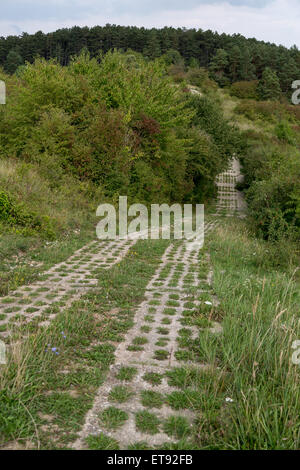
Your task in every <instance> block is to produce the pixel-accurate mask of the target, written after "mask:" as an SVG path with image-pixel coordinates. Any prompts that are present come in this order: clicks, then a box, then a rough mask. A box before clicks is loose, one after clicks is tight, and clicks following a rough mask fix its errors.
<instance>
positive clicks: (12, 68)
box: [4, 49, 23, 74]
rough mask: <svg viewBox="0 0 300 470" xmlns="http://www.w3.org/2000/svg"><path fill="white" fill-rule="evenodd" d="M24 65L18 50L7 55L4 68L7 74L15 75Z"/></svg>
mask: <svg viewBox="0 0 300 470" xmlns="http://www.w3.org/2000/svg"><path fill="white" fill-rule="evenodd" d="M22 64H23V59H22V57H21V55H20V53H19V51H18V50H17V49H11V50H10V51H9V53H8V54H7V58H6V61H5V64H4V68H5V70H6V72H7V73H10V74H12V73H14V72H16V70H17V69H18V67H20V66H21V65H22Z"/></svg>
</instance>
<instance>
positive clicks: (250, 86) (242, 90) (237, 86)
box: [230, 80, 258, 100]
mask: <svg viewBox="0 0 300 470" xmlns="http://www.w3.org/2000/svg"><path fill="white" fill-rule="evenodd" d="M257 86H258V81H257V80H253V81H250V82H247V81H244V82H235V83H233V85H231V87H230V94H231V95H233V96H236V97H237V98H242V99H250V100H256V99H258V94H257Z"/></svg>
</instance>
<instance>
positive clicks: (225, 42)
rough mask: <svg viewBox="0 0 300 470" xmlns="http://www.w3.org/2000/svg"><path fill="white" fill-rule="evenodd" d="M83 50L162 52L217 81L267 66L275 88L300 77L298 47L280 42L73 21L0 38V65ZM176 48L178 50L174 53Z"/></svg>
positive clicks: (62, 58)
mask: <svg viewBox="0 0 300 470" xmlns="http://www.w3.org/2000/svg"><path fill="white" fill-rule="evenodd" d="M82 49H87V50H88V51H89V53H90V55H91V57H96V56H97V55H98V54H99V50H101V51H102V52H103V53H106V52H108V51H109V50H111V49H119V50H123V51H127V50H129V49H131V50H134V51H136V52H139V53H142V54H143V55H144V56H145V57H148V58H149V59H155V58H158V57H160V56H162V55H166V56H167V57H166V58H167V60H170V62H171V63H172V62H173V63H174V62H176V61H179V60H182V61H183V63H184V64H185V65H188V66H199V67H204V68H209V69H210V72H211V75H212V77H213V78H214V79H215V80H216V81H217V82H218V84H219V85H221V86H225V85H227V84H230V83H234V82H239V81H252V80H261V79H262V77H263V74H264V71H265V69H266V68H267V69H270V70H271V71H272V72H273V74H274V75H275V78H274V77H273V80H274V79H275V80H276V79H277V80H278V84H279V86H280V89H281V91H283V92H284V93H287V92H288V91H289V90H290V89H291V83H292V82H293V81H294V80H297V79H299V77H300V51H299V49H298V48H297V46H293V47H291V48H290V49H287V48H286V47H284V46H277V45H275V44H271V43H266V42H263V41H258V40H256V39H254V38H251V39H247V38H245V37H243V36H242V35H240V34H234V35H232V36H231V35H227V34H218V33H217V32H213V31H211V30H208V31H203V30H201V29H185V28H177V29H176V28H171V27H165V28H162V29H155V28H153V29H146V28H138V27H125V26H116V25H109V24H107V25H106V26H95V27H93V28H88V27H83V28H80V27H78V26H74V27H73V28H70V29H67V28H64V29H60V30H57V31H55V32H53V33H48V34H44V33H43V32H42V31H38V32H37V33H36V34H27V33H23V34H22V35H21V36H8V37H6V38H4V37H0V66H2V67H4V69H5V70H6V71H7V72H8V73H13V72H15V71H16V69H17V68H18V67H19V66H20V65H22V64H24V63H25V62H30V63H33V62H34V60H35V58H36V57H37V56H39V57H41V58H44V59H46V60H49V59H51V58H56V59H57V60H58V61H59V63H60V64H61V65H63V66H65V65H68V64H69V62H70V60H71V58H72V56H74V55H78V54H79V53H80V51H81V50H82ZM174 52H177V53H178V54H174Z"/></svg>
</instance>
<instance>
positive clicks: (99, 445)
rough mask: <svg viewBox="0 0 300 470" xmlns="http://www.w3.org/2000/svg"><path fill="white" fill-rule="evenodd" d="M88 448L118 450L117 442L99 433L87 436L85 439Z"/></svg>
mask: <svg viewBox="0 0 300 470" xmlns="http://www.w3.org/2000/svg"><path fill="white" fill-rule="evenodd" d="M86 443H87V445H88V448H89V450H118V449H119V443H118V442H117V441H116V440H115V439H112V438H111V437H109V436H106V435H105V434H103V433H101V434H100V436H89V437H87V439H86Z"/></svg>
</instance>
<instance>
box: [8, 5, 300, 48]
mask: <svg viewBox="0 0 300 470" xmlns="http://www.w3.org/2000/svg"><path fill="white" fill-rule="evenodd" d="M106 23H111V24H119V25H136V26H145V27H152V26H155V27H163V26H175V27H181V26H185V27H187V28H188V27H193V28H202V29H204V30H205V29H212V30H213V31H218V32H221V33H222V32H225V33H229V34H232V33H241V34H243V35H245V36H246V37H256V38H257V39H262V40H264V41H269V42H275V43H277V44H283V45H285V46H288V47H290V46H292V45H293V44H296V45H297V46H298V47H299V48H300V0H0V36H7V35H9V34H21V33H22V32H23V31H26V32H28V33H34V32H36V31H39V30H42V31H44V32H49V31H54V30H56V29H58V28H64V27H71V26H74V25H77V26H95V25H105V24H106Z"/></svg>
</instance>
